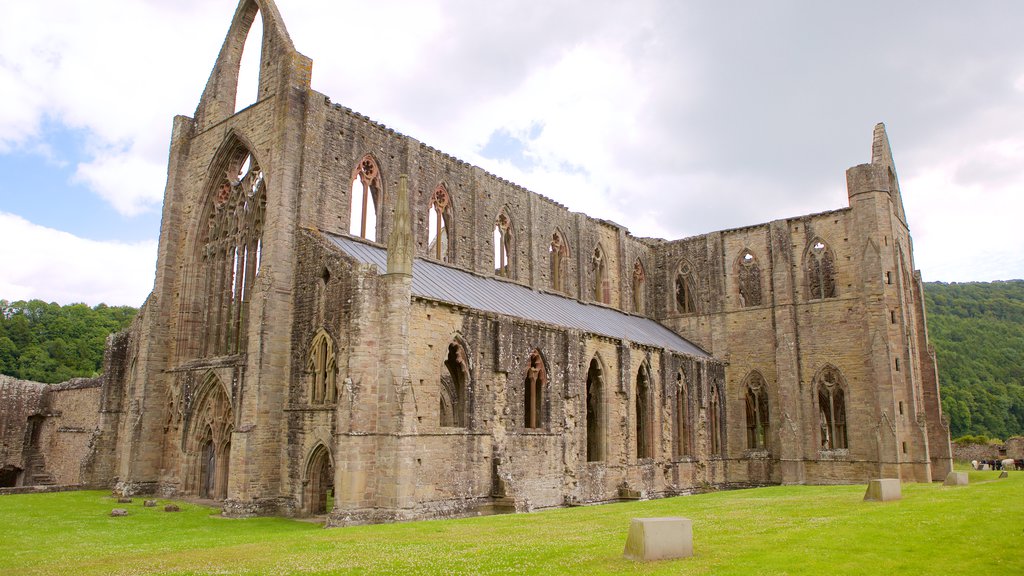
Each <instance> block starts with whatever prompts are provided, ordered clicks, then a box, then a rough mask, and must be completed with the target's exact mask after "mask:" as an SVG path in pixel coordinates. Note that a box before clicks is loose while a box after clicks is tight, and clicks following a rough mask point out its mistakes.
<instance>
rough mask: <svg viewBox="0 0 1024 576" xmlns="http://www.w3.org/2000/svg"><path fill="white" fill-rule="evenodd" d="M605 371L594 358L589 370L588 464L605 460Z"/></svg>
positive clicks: (587, 398) (587, 399)
mask: <svg viewBox="0 0 1024 576" xmlns="http://www.w3.org/2000/svg"><path fill="white" fill-rule="evenodd" d="M603 397H604V369H603V368H602V365H601V360H600V359H599V358H598V357H597V356H594V357H593V358H592V359H591V360H590V367H589V369H588V370H587V395H586V402H587V406H586V410H587V462H599V461H601V460H604V459H605V453H604V404H603Z"/></svg>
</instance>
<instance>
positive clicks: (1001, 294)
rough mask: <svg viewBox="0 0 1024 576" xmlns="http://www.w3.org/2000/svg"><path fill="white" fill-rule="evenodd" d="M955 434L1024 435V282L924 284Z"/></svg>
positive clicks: (945, 402) (946, 408) (941, 380)
mask: <svg viewBox="0 0 1024 576" xmlns="http://www.w3.org/2000/svg"><path fill="white" fill-rule="evenodd" d="M925 305H926V306H927V314H928V335H929V337H930V338H931V342H932V345H933V346H934V347H935V353H936V356H937V357H938V362H939V383H940V385H941V392H942V408H943V411H944V412H945V413H946V415H947V416H948V417H949V421H950V434H951V435H952V437H953V438H957V437H959V436H963V435H965V434H982V435H985V436H990V437H992V436H994V437H997V438H1001V439H1004V440H1005V439H1006V438H1007V437H1009V436H1013V435H1018V434H1024V281H1022V280H1011V281H1007V282H968V283H962V284H945V283H942V282H928V283H926V284H925Z"/></svg>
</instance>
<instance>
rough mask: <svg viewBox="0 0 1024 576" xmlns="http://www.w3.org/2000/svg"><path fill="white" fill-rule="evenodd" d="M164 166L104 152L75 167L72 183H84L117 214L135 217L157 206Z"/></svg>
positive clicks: (129, 154)
mask: <svg viewBox="0 0 1024 576" xmlns="http://www.w3.org/2000/svg"><path fill="white" fill-rule="evenodd" d="M166 175H167V167H166V166H165V165H163V164H157V163H156V162H153V161H151V160H149V159H148V158H146V156H145V155H143V154H139V153H133V152H132V151H119V150H105V151H101V152H99V153H97V154H96V156H95V157H94V158H93V160H92V161H90V162H87V163H83V164H79V165H78V169H77V170H76V172H75V180H76V181H80V182H84V183H86V184H87V185H88V186H89V187H90V188H91V189H92V190H94V191H95V192H96V193H97V194H99V196H100V197H101V198H103V199H104V200H106V201H107V202H109V203H110V205H111V206H113V207H114V209H115V210H117V212H118V213H120V214H122V215H125V216H135V215H137V214H140V213H142V212H143V211H145V210H146V209H148V208H151V207H154V206H159V205H160V201H161V200H162V199H163V191H164V189H163V185H162V184H163V182H164V180H166Z"/></svg>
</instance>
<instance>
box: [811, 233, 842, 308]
mask: <svg viewBox="0 0 1024 576" xmlns="http://www.w3.org/2000/svg"><path fill="white" fill-rule="evenodd" d="M806 262H807V264H806V268H807V291H808V298H809V299H811V300H818V299H822V298H835V297H836V263H835V256H834V255H833V254H832V250H831V249H830V248H829V247H828V245H826V244H825V243H824V242H822V241H821V240H817V241H815V242H814V243H813V244H811V247H810V248H809V249H808V251H807V256H806Z"/></svg>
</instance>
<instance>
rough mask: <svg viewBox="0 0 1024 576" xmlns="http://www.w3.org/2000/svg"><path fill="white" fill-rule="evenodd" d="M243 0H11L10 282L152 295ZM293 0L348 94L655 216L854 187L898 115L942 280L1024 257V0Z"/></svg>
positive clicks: (763, 218) (22, 294)
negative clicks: (186, 148) (179, 166)
mask: <svg viewBox="0 0 1024 576" xmlns="http://www.w3.org/2000/svg"><path fill="white" fill-rule="evenodd" d="M235 6H236V2H235V1H234V0H177V1H174V2H172V1H169V0H152V1H144V0H116V1H114V0H95V1H91V2H81V1H76V0H54V1H49V2H26V1H23V0H0V14H3V18H0V298H2V299H7V300H16V299H27V298H41V299H44V300H50V301H57V302H61V303H70V302H87V303H90V304H97V303H99V302H106V303H108V304H129V305H134V306H137V305H139V304H141V303H142V301H143V300H144V299H145V296H146V294H148V292H149V291H150V289H151V288H152V284H153V277H154V265H155V259H156V238H157V235H158V232H159V224H160V202H161V197H162V194H163V188H164V184H165V180H166V161H167V150H168V142H169V138H170V128H171V119H172V117H173V116H174V115H175V114H185V115H192V113H193V111H194V110H195V106H196V104H197V103H198V99H199V95H200V93H201V92H202V89H203V86H204V85H205V83H206V79H207V77H208V75H209V72H210V69H211V67H212V65H213V62H214V59H215V58H216V55H217V52H218V51H219V48H220V45H221V43H222V41H223V39H224V34H225V33H226V31H227V27H228V24H229V22H230V18H231V16H232V14H233V12H234V9H235ZM278 7H279V9H280V12H281V13H282V15H283V17H284V20H285V23H286V24H287V27H288V31H289V33H290V35H291V37H292V40H293V41H294V43H295V45H296V47H297V48H298V50H299V51H300V52H302V53H303V54H305V55H307V56H309V57H310V58H312V59H313V62H314V66H313V88H314V89H316V90H318V91H320V92H323V93H325V94H327V95H329V96H330V97H331V99H332V100H333V101H334V102H338V103H342V104H344V105H346V106H349V107H351V108H353V109H355V110H357V111H359V112H362V113H364V114H366V115H368V116H370V117H371V118H373V119H375V120H377V121H379V122H382V123H384V124H386V125H388V126H390V127H392V128H394V129H396V130H398V131H400V132H402V133H405V134H408V135H410V136H413V137H415V138H417V139H418V140H420V141H422V142H425V143H427V144H430V145H432V146H434V147H437V148H440V149H442V150H445V151H447V152H449V153H452V154H454V155H456V156H458V157H460V158H462V159H464V160H466V161H469V162H471V163H474V164H477V165H480V166H483V167H484V168H485V169H487V170H489V171H491V172H494V173H496V174H498V175H500V176H502V177H504V178H507V179H510V180H513V181H515V182H517V183H519V184H522V185H524V186H526V187H528V188H530V189H532V190H534V191H536V192H539V193H541V194H544V195H546V196H548V197H551V198H553V199H555V200H557V201H559V202H561V203H563V204H566V205H567V206H568V207H569V208H570V209H573V210H579V211H585V212H587V213H588V214H590V215H592V216H596V217H600V218H606V219H609V220H613V221H616V222H618V223H620V224H624V225H626V226H627V227H629V229H630V230H631V231H632V232H633V233H634V234H635V235H638V236H657V237H663V238H679V237H685V236H690V235H694V234H701V233H704V232H709V231H713V230H720V229H726V228H734V227H739V226H745V225H750V224H757V223H761V222H767V221H769V220H773V219H777V218H785V217H788V216H797V215H801V214H807V213H812V212H819V211H824V210H830V209H834V208H840V207H843V206H846V204H847V198H846V190H845V170H846V169H847V168H848V167H850V166H853V165H856V164H861V163H864V162H867V161H869V160H870V152H871V148H870V144H871V132H872V128H873V127H874V125H875V123H876V122H885V123H886V126H887V129H888V133H889V138H890V141H891V143H892V146H893V151H894V152H893V153H894V156H895V160H896V166H897V171H898V174H899V178H900V184H901V189H902V193H903V199H904V202H905V204H906V210H907V217H908V220H909V223H910V228H911V233H912V235H913V237H914V247H915V255H916V266H917V268H919V269H921V270H922V274H923V276H924V278H925V280H929V281H931V280H942V281H947V282H953V281H970V280H1001V279H1011V278H1022V277H1024V240H1022V238H1024V234H1022V233H1021V229H1020V228H1018V227H1019V226H1021V213H1022V208H1024V33H1022V32H1021V30H1020V23H1021V22H1024V3H1019V2H978V3H964V2H953V1H949V2H928V3H920V2H916V3H910V2H907V3H892V2H871V1H861V2H857V3H855V4H849V3H840V2H810V1H807V2H759V1H758V2H755V1H749V2H738V1H737V2H728V1H726V2H697V1H693V2H684V1H670V0H660V1H659V0H631V1H630V2H621V1H604V0H564V1H555V0H552V1H549V2H536V1H525V0H524V1H500V0H496V1H492V2H480V1H474V0H461V1H460V0H453V1H448V0H415V1H412V0H409V1H406V2H389V1H379V2H359V3H356V2H348V1H326V0H323V1H320V0H316V1H314V0H278ZM254 31H255V32H256V33H259V30H258V29H257V27H254ZM253 35H254V34H253ZM256 52H258V48H256V49H254V50H250V51H248V52H247V55H249V56H253V58H254V57H255V56H254V53H256ZM248 63H249V59H247V61H246V63H245V64H248ZM249 77H251V74H244V73H243V79H242V91H243V92H242V94H243V96H254V95H255V82H254V81H253V80H251V79H248V78H249ZM250 101H251V98H250V99H248V100H245V99H243V101H241V102H240V103H239V104H240V105H243V106H244V105H246V104H248V103H250Z"/></svg>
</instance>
